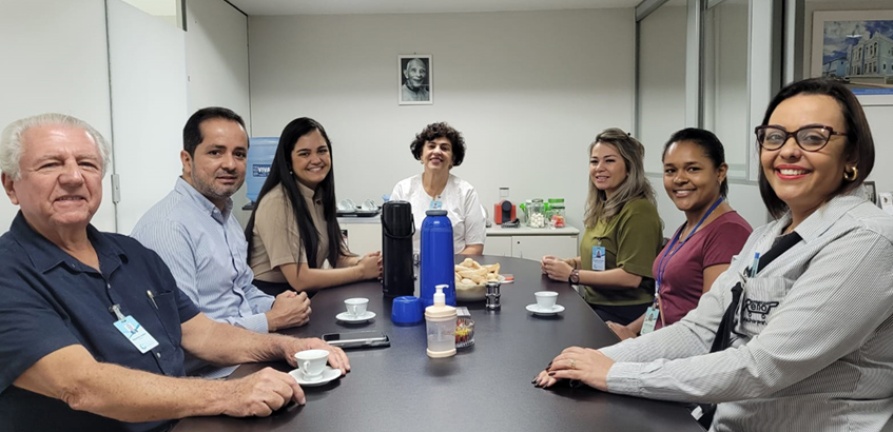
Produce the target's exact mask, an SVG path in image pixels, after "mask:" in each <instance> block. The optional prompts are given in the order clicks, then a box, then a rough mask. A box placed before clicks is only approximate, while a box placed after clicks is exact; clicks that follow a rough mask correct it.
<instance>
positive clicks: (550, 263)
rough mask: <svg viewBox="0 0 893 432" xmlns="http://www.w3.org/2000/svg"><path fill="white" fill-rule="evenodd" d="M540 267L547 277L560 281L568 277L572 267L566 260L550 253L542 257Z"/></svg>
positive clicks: (566, 279) (564, 280)
mask: <svg viewBox="0 0 893 432" xmlns="http://www.w3.org/2000/svg"><path fill="white" fill-rule="evenodd" d="M541 267H542V270H543V274H545V275H546V276H549V279H552V280H556V281H560V282H567V281H568V280H569V279H570V276H571V271H572V270H573V269H574V267H573V266H572V265H570V264H568V263H567V261H565V260H563V259H560V258H558V257H554V256H552V255H546V256H544V257H543V260H542V262H541Z"/></svg>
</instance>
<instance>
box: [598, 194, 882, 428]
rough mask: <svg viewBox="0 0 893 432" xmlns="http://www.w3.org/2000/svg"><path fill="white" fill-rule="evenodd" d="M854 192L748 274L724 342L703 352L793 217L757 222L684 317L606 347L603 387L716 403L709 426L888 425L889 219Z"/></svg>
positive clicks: (817, 215) (813, 219)
mask: <svg viewBox="0 0 893 432" xmlns="http://www.w3.org/2000/svg"><path fill="white" fill-rule="evenodd" d="M859 192H860V191H859V190H858V189H857V191H856V192H854V193H853V194H850V195H844V196H838V197H835V198H833V199H832V200H831V201H829V202H828V203H826V204H825V205H823V206H822V207H821V208H819V209H818V210H816V211H815V212H814V213H813V214H812V215H810V216H809V217H808V218H807V219H806V220H804V221H803V222H802V223H801V224H800V225H799V226H797V227H796V229H795V231H796V232H797V233H798V234H800V236H801V237H802V238H803V240H802V241H800V242H799V243H797V244H796V245H794V246H793V247H792V248H791V249H789V250H788V251H787V252H785V253H784V254H782V255H781V256H780V257H779V258H778V259H777V260H775V261H773V262H772V263H771V264H769V265H768V266H767V267H766V268H765V269H762V270H761V271H760V272H759V274H758V275H757V277H756V278H751V279H749V280H748V281H747V283H746V284H745V286H744V294H743V296H742V299H741V302H740V306H739V310H738V311H737V312H738V313H737V314H736V315H737V319H736V322H735V324H734V331H733V333H732V344H731V348H729V349H727V350H725V351H721V352H717V353H713V354H709V351H710V346H711V344H712V342H713V339H714V337H715V332H716V329H717V327H718V326H719V323H720V320H721V318H722V315H723V312H724V311H725V309H726V308H727V307H728V305H729V304H730V303H731V298H732V295H731V288H732V286H734V285H735V283H736V282H738V281H739V280H740V276H739V275H740V274H741V273H743V272H744V270H745V268H747V267H748V266H749V265H750V264H751V262H752V258H753V256H754V253H755V252H760V253H761V254H763V253H765V252H766V251H768V250H769V249H770V248H771V246H772V243H773V241H774V240H775V238H776V237H777V236H779V235H780V234H781V232H782V230H783V229H784V227H786V226H787V225H789V224H790V215H786V216H784V217H782V218H781V219H780V220H778V221H775V222H772V223H770V224H768V225H766V226H764V227H762V228H760V229H757V230H756V231H754V232H753V234H752V235H751V236H750V238H749V239H748V241H747V243H746V244H745V245H744V248H743V249H742V252H741V254H740V255H739V256H740V257H741V258H740V259H738V260H735V261H733V262H732V264H731V266H730V268H729V270H728V271H726V272H725V273H723V274H722V275H721V276H720V277H719V278H717V280H716V282H715V283H714V284H713V287H712V289H711V290H710V291H709V292H708V293H707V294H704V296H703V297H702V298H701V301H700V303H699V304H698V307H697V308H696V309H694V310H693V311H692V312H690V313H689V314H688V315H686V316H685V318H683V319H682V321H680V322H679V323H677V324H674V325H672V326H669V327H667V328H664V329H661V330H659V331H656V332H654V333H651V334H647V335H644V336H642V337H639V338H636V339H630V340H627V341H624V342H622V343H620V344H617V345H614V346H612V347H608V348H604V349H602V352H603V353H604V354H605V355H607V356H608V357H610V358H612V359H614V360H615V361H616V362H617V363H615V364H614V365H613V366H612V367H611V370H610V371H609V372H608V376H607V383H608V389H609V391H611V392H612V393H621V394H630V395H636V396H642V397H648V398H654V399H665V400H675V401H688V402H711V403H718V404H719V406H718V408H717V412H716V417H715V418H714V421H713V425H712V427H711V430H713V431H769V430H772V431H810V432H811V431H828V432H830V431H881V430H890V429H891V428H893V420H891V416H893V317H891V313H893V271H891V270H893V218H891V217H890V216H888V215H886V214H884V213H883V212H881V211H880V210H879V209H878V208H877V207H875V206H874V205H872V204H871V203H868V202H867V201H865V200H864V199H863V198H861V196H860V193H859Z"/></svg>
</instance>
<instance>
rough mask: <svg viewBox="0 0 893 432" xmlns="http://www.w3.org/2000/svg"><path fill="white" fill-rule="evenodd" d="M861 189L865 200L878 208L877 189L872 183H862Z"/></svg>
mask: <svg viewBox="0 0 893 432" xmlns="http://www.w3.org/2000/svg"><path fill="white" fill-rule="evenodd" d="M862 187H864V188H865V199H867V200H869V201H871V202H873V203H874V205H876V206H878V207H880V205H879V204H878V202H877V188H876V187H875V185H874V182H873V181H865V182H863V183H862Z"/></svg>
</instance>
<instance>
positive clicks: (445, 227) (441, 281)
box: [419, 210, 456, 307]
mask: <svg viewBox="0 0 893 432" xmlns="http://www.w3.org/2000/svg"><path fill="white" fill-rule="evenodd" d="M425 215H426V216H425V220H424V221H422V238H421V246H420V247H421V251H420V252H419V254H420V255H421V257H420V261H421V263H420V266H421V267H420V268H419V273H421V278H420V279H421V280H420V281H419V291H420V294H421V295H420V296H419V297H420V298H421V299H422V304H423V305H424V307H428V306H431V305H432V304H433V303H434V291H435V289H434V287H435V286H436V285H449V288H448V289H446V290H445V291H444V295H445V296H446V304H448V305H452V306H455V305H456V279H455V278H456V277H455V272H454V267H453V266H454V264H453V263H454V261H453V225H452V224H451V223H450V218H448V217H447V212H446V210H428V211H427V212H425Z"/></svg>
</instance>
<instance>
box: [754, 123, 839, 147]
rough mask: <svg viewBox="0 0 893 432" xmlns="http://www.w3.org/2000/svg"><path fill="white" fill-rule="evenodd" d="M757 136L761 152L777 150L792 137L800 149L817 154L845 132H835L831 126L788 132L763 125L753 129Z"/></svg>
mask: <svg viewBox="0 0 893 432" xmlns="http://www.w3.org/2000/svg"><path fill="white" fill-rule="evenodd" d="M754 133H756V134H757V142H758V143H760V147H762V148H763V150H778V149H780V148H781V146H783V145H784V143H786V142H787V141H788V139H789V138H791V137H794V141H796V142H797V145H798V146H800V148H801V149H803V150H804V151H808V152H817V151H819V150H821V149H822V148H823V147H825V145H826V144H828V141H830V140H831V137H832V136H834V135H840V136H845V135H846V132H835V131H834V128H832V127H831V126H822V125H810V126H804V127H802V128H800V129H797V130H795V131H793V132H788V131H786V130H784V129H782V128H781V127H778V126H771V125H763V126H757V127H756V129H754Z"/></svg>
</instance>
